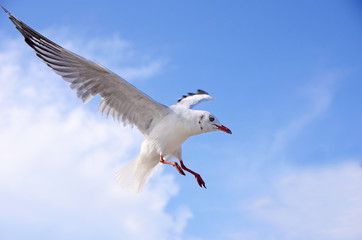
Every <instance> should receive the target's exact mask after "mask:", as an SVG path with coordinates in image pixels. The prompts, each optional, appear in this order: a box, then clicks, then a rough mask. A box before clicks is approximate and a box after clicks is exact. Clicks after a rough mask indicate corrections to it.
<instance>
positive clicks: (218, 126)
mask: <svg viewBox="0 0 362 240" xmlns="http://www.w3.org/2000/svg"><path fill="white" fill-rule="evenodd" d="M215 126H216V127H217V128H218V129H219V130H221V131H224V132H226V133H229V134H232V132H231V131H230V129H228V128H227V127H225V126H224V125H221V126H220V125H217V124H215Z"/></svg>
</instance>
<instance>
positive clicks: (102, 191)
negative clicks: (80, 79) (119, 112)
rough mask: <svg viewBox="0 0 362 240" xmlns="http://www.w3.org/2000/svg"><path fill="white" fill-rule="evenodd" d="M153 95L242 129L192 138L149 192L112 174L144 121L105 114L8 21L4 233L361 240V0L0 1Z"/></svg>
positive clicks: (1, 181) (0, 181) (2, 143)
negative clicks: (195, 99)
mask: <svg viewBox="0 0 362 240" xmlns="http://www.w3.org/2000/svg"><path fill="white" fill-rule="evenodd" d="M1 4H2V5H3V6H4V7H6V8H7V9H8V10H9V11H10V12H11V13H12V14H13V15H14V16H16V17H17V18H19V19H20V20H22V21H24V22H25V23H26V24H28V25H29V26H31V27H33V28H34V29H35V30H37V31H39V32H40V33H42V34H43V35H45V36H47V37H48V38H50V39H51V40H53V41H55V42H56V43H58V44H60V45H62V46H64V47H66V48H68V49H70V50H72V51H74V52H76V53H78V54H80V55H82V56H85V57H87V58H88V59H91V60H94V61H96V62H98V63H100V64H102V65H104V66H106V67H108V68H109V69H111V70H113V71H114V72H116V73H117V74H119V75H120V76H122V77H124V78H126V79H127V80H128V81H129V82H131V83H132V84H134V85H135V86H136V87H137V88H139V89H140V90H142V91H143V92H145V93H147V94H148V95H149V96H151V97H152V98H153V99H155V100H157V101H159V102H161V103H163V104H166V105H172V104H174V103H175V102H176V101H177V99H178V98H179V97H181V96H182V95H183V94H185V93H187V92H193V91H196V90H197V89H199V88H200V89H203V90H205V91H207V92H209V93H210V94H211V95H212V96H214V97H215V98H216V100H215V101H214V102H207V103H203V104H200V105H198V106H197V108H198V109H205V110H208V111H211V112H213V113H214V114H215V115H216V116H217V117H218V119H220V121H221V122H222V123H223V124H224V125H225V126H227V127H229V128H230V129H231V130H232V131H233V135H228V134H223V133H222V132H216V133H208V134H204V135H200V136H196V137H192V138H190V139H189V140H187V141H186V142H185V143H184V145H183V158H184V162H185V164H186V165H187V166H188V167H189V168H191V169H193V170H195V171H196V172H199V173H200V174H201V176H202V177H203V179H204V180H205V183H206V186H207V189H206V190H205V189H201V188H199V187H198V185H197V183H196V180H195V179H194V178H193V177H192V176H190V174H188V175H187V176H186V177H184V176H181V175H179V174H178V173H177V171H175V169H174V168H172V167H169V166H164V167H162V168H161V169H160V170H159V171H158V172H157V173H156V175H155V176H154V177H153V178H152V179H151V181H150V182H149V184H148V186H147V187H146V189H145V191H144V192H143V193H142V194H141V195H138V196H133V195H130V194H128V193H125V192H122V191H121V190H120V189H119V188H118V186H117V185H116V182H115V180H114V173H115V172H116V171H117V170H118V169H120V167H121V166H122V165H124V164H125V163H126V162H128V161H130V160H132V159H133V158H134V157H135V156H136V155H137V152H138V150H139V147H140V143H141V141H142V136H141V134H140V133H138V131H137V129H135V128H133V129H131V128H129V127H125V128H124V127H122V125H121V124H118V123H116V122H114V121H113V120H112V119H106V118H104V117H102V116H101V115H100V114H97V112H96V109H97V104H98V101H99V98H95V99H94V100H92V101H91V102H90V103H88V104H87V105H83V104H82V103H81V101H80V100H78V99H77V98H76V96H75V94H74V92H72V91H71V90H69V87H68V86H67V84H66V83H65V82H64V81H63V80H61V78H60V77H58V76H57V75H55V74H54V73H53V72H52V71H51V70H49V69H48V68H47V67H46V66H45V65H44V64H43V63H41V61H40V60H39V59H37V58H36V56H35V55H34V54H33V53H32V52H31V49H30V48H29V47H28V46H27V45H26V44H25V43H24V42H23V40H22V37H21V35H20V34H19V33H18V32H17V31H16V30H15V28H14V26H13V25H12V23H11V22H10V21H9V20H8V19H7V16H6V15H5V13H3V14H2V15H1V18H0V39H2V40H1V41H0V82H1V86H2V88H1V89H0V109H1V110H0V116H1V118H0V132H1V133H2V134H1V136H0V206H1V207H0V238H1V239H24V238H26V239H80V238H82V239H99V238H107V239H186V240H196V239H197V240H198V239H230V240H233V239H248V240H254V239H255V240H261V239H263V240H264V239H267V240H269V239H270V240H271V239H328V240H330V239H344V240H346V239H351V240H356V239H361V238H362V217H361V216H362V179H361V161H362V148H361V147H360V145H361V144H360V143H361V142H362V124H361V122H362V108H361V106H360V105H361V102H362V95H361V89H362V81H361V77H362V67H361V66H362V54H361V53H362V45H361V42H362V4H361V3H360V2H359V1H299V2H296V1H273V2H271V1H262V2H260V1H259V2H255V1H223V2H221V1H182V2H181V1H180V2H175V1H173V2H171V1H102V2H99V1H68V0H65V1H21V0H20V1H2V2H1Z"/></svg>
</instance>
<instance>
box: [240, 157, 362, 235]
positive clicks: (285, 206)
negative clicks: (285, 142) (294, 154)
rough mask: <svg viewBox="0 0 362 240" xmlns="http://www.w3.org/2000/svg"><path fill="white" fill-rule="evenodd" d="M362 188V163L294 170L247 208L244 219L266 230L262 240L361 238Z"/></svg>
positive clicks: (245, 208) (274, 181)
mask: <svg viewBox="0 0 362 240" xmlns="http://www.w3.org/2000/svg"><path fill="white" fill-rule="evenodd" d="M361 183H362V171H361V168H360V166H359V165H358V164H345V165H342V166H334V167H329V168H323V169H312V170H311V169H310V170H303V171H291V172H289V173H288V174H284V175H282V176H279V177H276V178H275V179H274V180H273V181H272V182H271V183H269V184H268V185H267V187H266V189H265V190H264V194H261V195H260V197H258V198H255V199H254V200H253V201H252V202H251V203H250V204H249V205H247V207H245V206H246V205H245V204H243V214H249V216H250V217H251V218H252V219H254V220H258V221H259V226H258V227H259V228H265V229H266V231H265V234H266V235H267V236H268V237H266V238H264V239H344V240H348V239H351V240H352V239H359V238H360V237H361V236H362V227H361V226H362V225H361V223H362V217H361V216H362V188H361ZM267 229H273V230H267ZM259 235H262V234H259Z"/></svg>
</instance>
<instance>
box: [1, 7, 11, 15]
mask: <svg viewBox="0 0 362 240" xmlns="http://www.w3.org/2000/svg"><path fill="white" fill-rule="evenodd" d="M1 8H2V9H4V11H5V12H6V13H7V14H9V15H11V14H10V13H9V11H8V10H6V9H5V8H4V7H3V5H1Z"/></svg>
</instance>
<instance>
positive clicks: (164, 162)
mask: <svg viewBox="0 0 362 240" xmlns="http://www.w3.org/2000/svg"><path fill="white" fill-rule="evenodd" d="M160 162H161V163H163V164H170V165H172V166H174V167H175V168H176V169H177V171H178V172H179V173H180V174H181V175H186V174H185V173H184V171H182V169H181V168H180V166H179V165H178V164H177V162H170V161H166V160H164V159H163V156H162V154H161V155H160Z"/></svg>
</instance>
